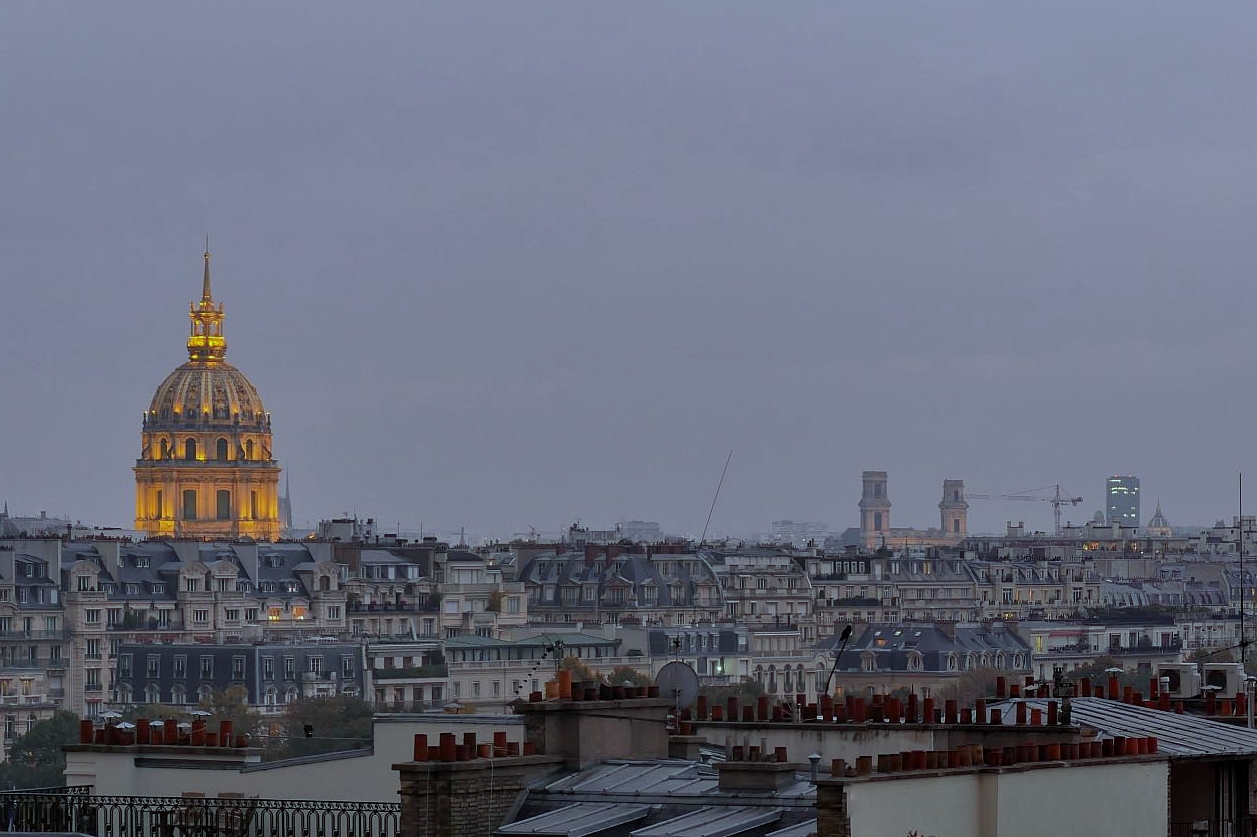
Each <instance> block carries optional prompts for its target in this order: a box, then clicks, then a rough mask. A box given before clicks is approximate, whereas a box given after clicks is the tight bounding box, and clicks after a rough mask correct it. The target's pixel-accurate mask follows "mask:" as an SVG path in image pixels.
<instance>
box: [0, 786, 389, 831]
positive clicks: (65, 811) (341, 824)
mask: <svg viewBox="0 0 1257 837" xmlns="http://www.w3.org/2000/svg"><path fill="white" fill-rule="evenodd" d="M84 791H85V789H84V788H58V789H42V790H34V791H10V792H7V793H0V831H10V830H11V831H62V832H65V831H74V832H79V833H81V834H90V835H95V837H398V834H399V819H400V816H401V805H400V804H398V803H395V802H317V801H304V800H298V801H291V800H285V799H247V798H213V797H201V796H185V797H168V796H98V795H95V794H90V793H86V792H84Z"/></svg>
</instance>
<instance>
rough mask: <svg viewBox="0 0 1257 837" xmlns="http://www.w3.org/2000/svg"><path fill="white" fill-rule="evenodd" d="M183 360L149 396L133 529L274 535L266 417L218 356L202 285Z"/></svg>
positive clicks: (274, 478)
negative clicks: (149, 401) (186, 354)
mask: <svg viewBox="0 0 1257 837" xmlns="http://www.w3.org/2000/svg"><path fill="white" fill-rule="evenodd" d="M189 316H190V318H191V321H192V323H191V332H190V334H189V336H188V361H187V363H184V364H183V365H182V366H180V367H179V368H177V369H175V371H173V372H171V373H170V375H168V376H167V377H166V380H164V381H162V382H161V385H160V386H158V387H157V392H156V393H154V394H153V401H152V403H151V404H150V405H149V408H148V410H147V411H146V412H145V413H144V419H143V427H142V428H141V431H140V458H139V459H137V460H136V462H135V528H136V529H139V530H141V531H143V532H146V533H147V534H148V536H149V537H152V538H161V537H174V538H205V539H220V538H229V539H230V538H253V539H256V540H276V539H277V538H278V537H279V534H280V520H279V473H280V467H279V465H278V464H276V462H275V459H274V457H273V454H272V450H271V442H272V437H271V417H270V414H269V413H267V412H266V409H265V408H264V407H263V406H262V398H261V396H259V395H258V391H257V389H256V388H255V387H254V386H253V384H252V383H250V381H249V379H248V378H246V377H245V376H244V374H243V373H241V371H240V370H239V369H237V368H236V367H234V366H232V365H231V364H229V363H227V361H226V360H225V359H224V358H225V356H226V354H227V342H226V340H225V339H224V337H223V306H222V305H221V304H218V303H215V302H214V296H213V293H212V292H211V289H210V254H209V250H208V248H207V249H206V253H205V277H204V280H203V283H202V287H201V299H200V301H199V302H194V303H192V305H191V309H190V311H189Z"/></svg>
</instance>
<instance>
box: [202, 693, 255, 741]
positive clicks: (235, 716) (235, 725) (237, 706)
mask: <svg viewBox="0 0 1257 837" xmlns="http://www.w3.org/2000/svg"><path fill="white" fill-rule="evenodd" d="M201 709H202V710H204V711H206V712H209V713H210V720H211V721H231V729H232V732H234V733H235V734H236V735H252V736H256V735H257V733H258V728H259V726H260V724H261V722H262V716H261V715H259V714H258V713H256V712H254V711H253V710H252V709H250V708H249V690H248V689H246V688H245V687H244V686H239V685H235V686H228V687H227V688H226V689H223V690H222V691H221V692H211V693H210V695H209V696H208V697H206V698H205V699H203V700H202V701H201ZM212 729H217V727H216V726H215V727H212Z"/></svg>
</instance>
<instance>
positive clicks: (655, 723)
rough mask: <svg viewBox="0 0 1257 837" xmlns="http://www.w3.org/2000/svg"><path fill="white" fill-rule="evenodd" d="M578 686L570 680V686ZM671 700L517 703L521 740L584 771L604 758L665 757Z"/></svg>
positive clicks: (516, 709) (572, 767)
mask: <svg viewBox="0 0 1257 837" xmlns="http://www.w3.org/2000/svg"><path fill="white" fill-rule="evenodd" d="M577 686H578V684H573V690H575V689H576V688H577ZM673 708H674V704H673V701H672V700H671V699H669V698H663V697H658V698H626V699H623V700H562V699H559V700H547V701H536V702H531V703H517V704H515V712H516V714H519V715H523V716H524V724H525V733H524V740H525V742H527V743H529V744H531V745H532V746H533V747H534V748H536V751H537V752H538V753H544V754H545V755H547V756H556V757H559V758H562V759H563V760H564V765H565V766H566V767H567V768H568V769H569V770H583V769H585V768H586V767H589V766H590V765H593V764H597V763H598V762H600V761H602V760H603V759H610V758H622V759H666V758H668V731H667V728H666V724H667V718H668V713H669V711H670V710H671V709H673Z"/></svg>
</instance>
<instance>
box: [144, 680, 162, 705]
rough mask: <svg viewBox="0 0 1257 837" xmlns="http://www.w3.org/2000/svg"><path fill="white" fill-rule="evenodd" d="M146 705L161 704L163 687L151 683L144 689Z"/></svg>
mask: <svg viewBox="0 0 1257 837" xmlns="http://www.w3.org/2000/svg"><path fill="white" fill-rule="evenodd" d="M144 702H145V703H150V704H153V703H161V687H160V686H158V685H157V684H156V683H149V684H148V685H147V686H145V687H144Z"/></svg>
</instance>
